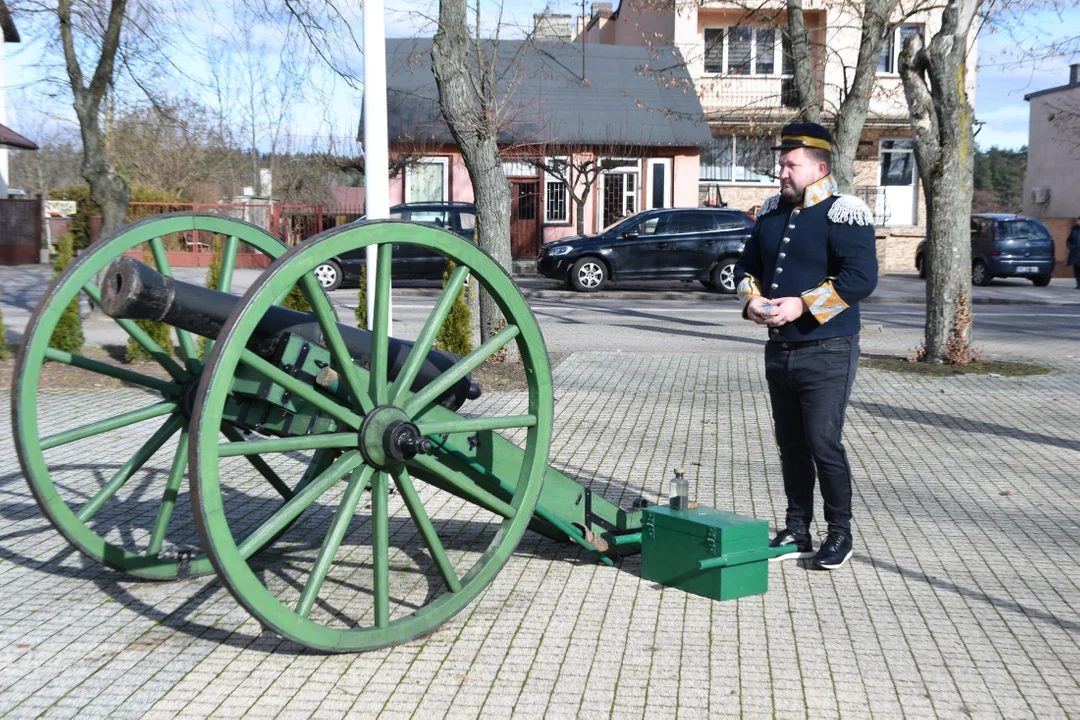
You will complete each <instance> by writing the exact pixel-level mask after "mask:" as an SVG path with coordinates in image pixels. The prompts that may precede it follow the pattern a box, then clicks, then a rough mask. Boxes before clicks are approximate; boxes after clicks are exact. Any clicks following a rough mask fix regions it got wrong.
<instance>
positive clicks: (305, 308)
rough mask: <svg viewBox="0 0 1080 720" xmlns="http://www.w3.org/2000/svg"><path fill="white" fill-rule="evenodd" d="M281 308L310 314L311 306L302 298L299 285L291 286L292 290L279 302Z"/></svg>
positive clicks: (302, 294)
mask: <svg viewBox="0 0 1080 720" xmlns="http://www.w3.org/2000/svg"><path fill="white" fill-rule="evenodd" d="M281 307H283V308H287V309H289V310H296V311H297V312H311V305H309V304H308V301H307V298H306V297H304V293H303V291H302V290H300V286H299V285H293V289H292V290H290V291H289V294H288V295H286V296H285V299H284V300H283V301H282V302H281Z"/></svg>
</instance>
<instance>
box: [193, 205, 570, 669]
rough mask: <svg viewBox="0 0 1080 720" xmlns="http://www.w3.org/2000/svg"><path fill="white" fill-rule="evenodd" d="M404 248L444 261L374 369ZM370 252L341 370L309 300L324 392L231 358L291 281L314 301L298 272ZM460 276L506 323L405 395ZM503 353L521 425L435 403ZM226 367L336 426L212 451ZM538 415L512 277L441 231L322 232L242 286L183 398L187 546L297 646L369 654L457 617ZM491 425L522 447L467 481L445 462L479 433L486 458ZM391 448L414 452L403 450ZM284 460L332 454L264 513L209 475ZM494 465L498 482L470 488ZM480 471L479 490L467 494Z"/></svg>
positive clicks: (536, 457)
mask: <svg viewBox="0 0 1080 720" xmlns="http://www.w3.org/2000/svg"><path fill="white" fill-rule="evenodd" d="M405 244H413V245H416V246H422V247H423V248H425V249H428V250H435V251H437V252H438V253H440V254H442V255H444V256H445V257H446V258H448V259H450V260H452V261H453V262H454V263H455V264H456V266H457V267H456V269H455V270H454V271H453V273H452V274H451V275H450V277H449V280H448V281H447V284H446V289H445V290H444V291H443V293H442V295H441V297H440V298H439V299H438V301H437V302H436V303H435V307H434V309H433V310H432V311H431V314H430V315H429V317H428V318H427V320H426V322H425V323H424V325H423V327H422V329H420V330H419V332H418V333H417V335H416V340H415V344H414V345H413V347H412V350H410V351H409V352H408V357H407V359H405V360H404V361H403V362H400V361H399V362H397V363H396V364H395V365H394V366H393V367H390V365H391V363H390V357H389V352H388V345H389V344H390V340H389V337H388V335H389V332H388V327H389V322H388V313H389V299H390V286H389V277H390V268H391V264H392V253H393V252H394V249H393V248H394V246H395V245H396V246H397V247H399V248H400V247H401V245H405ZM371 245H375V246H377V254H378V280H377V283H376V293H375V297H376V299H375V306H374V315H375V321H374V328H373V330H372V337H371V354H370V359H369V362H365V361H359V364H357V363H356V362H354V361H353V360H352V359H351V358H350V355H349V348H348V347H347V346H346V344H345V342H344V340H343V338H342V335H341V333H340V331H339V329H338V326H337V325H336V323H335V321H334V315H333V312H332V310H331V309H330V308H329V306H328V305H327V304H325V303H324V302H322V301H318V302H315V303H313V307H314V310H315V314H316V316H317V317H318V320H319V325H320V329H321V331H322V333H323V337H324V338H325V340H326V342H325V343H324V345H325V346H326V347H325V348H323V349H322V351H323V352H325V353H326V355H325V357H326V360H325V361H323V365H321V366H320V367H324V368H325V367H326V366H327V364H328V365H329V367H328V368H327V369H328V370H329V371H333V374H334V377H336V378H337V379H336V381H335V382H336V385H334V386H333V387H332V388H331V387H329V386H327V385H326V384H324V383H323V382H321V381H318V380H316V381H310V380H309V381H304V380H302V379H301V378H302V377H304V375H303V373H302V372H300V371H299V369H298V368H297V367H295V366H292V365H289V366H287V368H286V369H288V370H290V372H285V371H283V370H282V369H280V368H278V367H277V366H276V365H273V364H271V363H269V362H267V361H266V360H264V359H262V358H260V357H259V356H258V355H255V354H254V353H253V352H251V351H250V350H248V349H247V345H248V340H249V338H250V337H251V336H252V333H253V330H254V329H255V328H256V326H258V325H259V323H260V320H262V319H263V318H264V316H265V315H266V313H267V311H268V309H269V308H270V306H271V304H272V303H273V302H274V298H276V297H278V296H280V294H281V293H282V292H284V291H285V289H287V288H289V287H292V286H294V285H295V284H297V283H303V285H302V287H304V288H305V289H306V291H307V294H308V296H309V298H310V297H315V298H316V300H319V298H318V296H317V294H316V293H315V290H316V289H317V287H318V283H317V280H316V279H315V277H314V274H313V271H314V270H315V268H317V267H319V265H320V264H322V263H325V262H326V261H327V259H329V258H332V257H335V256H340V255H343V254H346V253H352V252H354V251H356V250H359V249H361V248H366V247H368V246H371ZM470 275H471V277H472V278H475V279H476V280H477V281H478V282H479V284H480V285H481V286H483V287H484V288H485V289H486V290H487V291H488V292H489V293H490V295H491V296H492V297H493V298H494V299H495V301H496V303H497V304H498V306H499V307H500V309H501V311H502V313H503V315H504V317H505V319H506V322H507V325H506V326H505V327H504V328H503V329H502V330H501V331H500V332H499V333H497V334H496V335H495V336H493V337H492V338H490V339H489V340H488V341H487V342H486V343H484V344H482V345H481V346H480V347H479V348H477V349H476V350H475V351H473V352H472V353H470V354H469V355H467V356H466V357H464V358H461V359H460V360H458V361H457V362H456V363H455V364H454V365H453V366H452V367H450V368H449V369H446V370H445V371H443V372H442V373H441V374H439V375H438V376H437V377H435V378H434V379H430V378H429V381H428V384H427V385H425V386H423V387H419V386H418V385H417V384H415V382H414V381H415V380H416V377H417V373H418V372H419V371H420V367H421V364H422V362H423V361H424V358H425V357H426V355H427V350H428V349H429V348H431V346H432V343H433V342H434V340H435V338H436V336H437V333H438V330H439V328H440V327H441V326H442V325H443V323H444V322H445V321H446V318H447V316H448V314H449V312H450V310H451V307H452V305H453V302H454V300H455V297H456V296H457V295H458V293H459V292H460V290H461V288H462V287H463V285H464V283H466V282H468V278H469V276H470ZM513 341H516V342H517V347H518V349H519V351H520V353H521V361H522V365H523V370H524V373H525V377H526V381H527V386H528V401H527V407H526V408H525V409H524V414H520V415H503V414H495V413H489V412H486V411H485V409H486V407H487V405H488V404H490V400H489V398H480V399H479V400H476V401H474V403H475V404H473V405H467V406H465V408H463V411H465V410H467V411H470V413H471V416H469V417H463V416H461V415H458V414H456V413H454V412H451V411H450V410H447V409H446V408H445V407H442V406H441V405H439V404H438V403H437V402H436V401H437V399H438V398H439V397H440V395H442V393H443V392H444V391H446V390H447V389H448V388H451V387H453V386H454V384H455V383H456V382H458V381H459V380H461V379H462V378H464V377H465V376H466V375H468V374H469V373H470V372H471V371H472V370H473V369H474V368H476V367H478V366H479V365H480V364H481V363H483V362H484V361H485V360H487V359H489V358H491V357H492V356H493V355H494V354H495V353H497V352H498V351H499V350H501V349H502V348H504V347H506V346H507V345H509V343H510V342H513ZM238 371H243V372H247V373H251V372H255V373H259V374H261V376H263V377H265V378H267V379H269V380H271V381H272V382H273V383H276V384H278V385H280V386H281V387H282V388H283V389H284V391H286V392H288V393H291V396H293V397H300V398H303V399H304V401H305V402H308V403H310V404H311V405H313V406H314V407H315V408H317V409H318V410H319V412H320V413H322V414H323V415H324V416H329V417H332V418H334V419H335V421H336V423H337V425H336V427H335V428H333V430H332V431H330V432H326V433H322V434H308V435H303V436H300V437H289V438H278V439H268V440H264V441H260V442H258V443H255V444H252V445H249V446H248V447H243V446H239V447H238V446H237V445H236V444H235V443H228V442H222V441H221V439H220V438H219V437H218V435H217V433H215V432H214V431H213V430H212V428H214V427H216V426H217V424H218V423H219V422H220V421H221V418H222V416H223V411H224V409H225V408H226V407H227V400H228V398H229V394H230V388H231V386H232V384H233V382H234V377H235V376H236V374H237V373H238ZM519 412H520V411H519ZM552 413H553V397H552V389H551V368H550V365H549V363H548V358H547V351H546V349H545V347H544V342H543V337H542V335H541V332H540V328H539V326H538V324H537V322H536V319H535V318H534V317H533V314H532V312H531V311H530V309H529V306H528V303H527V302H526V301H525V299H524V298H523V297H522V295H521V293H520V291H519V290H518V289H517V286H516V285H515V284H514V282H513V280H512V279H511V278H510V277H509V275H507V274H506V272H505V271H504V270H503V269H502V268H501V267H500V266H499V265H498V264H497V263H496V262H495V261H494V260H492V258H491V257H490V256H488V255H487V254H486V253H484V252H483V251H481V250H480V249H479V248H477V247H476V246H474V245H472V244H471V243H469V242H467V241H465V240H463V239H461V238H459V237H457V236H456V235H453V234H451V233H448V232H444V231H442V230H438V229H435V228H431V227H427V226H423V225H414V224H410V223H401V222H390V221H385V222H372V223H368V224H365V225H362V226H359V227H352V228H338V229H334V230H330V231H327V232H324V233H322V234H320V235H318V236H316V237H314V238H312V239H311V240H309V241H308V242H306V243H304V244H303V245H300V246H297V247H295V248H293V249H292V250H290V251H289V252H288V253H287V254H285V255H283V256H282V257H280V258H278V259H277V260H276V261H275V262H274V263H273V264H272V265H271V266H270V268H269V269H268V270H267V271H266V273H265V274H263V276H262V277H261V278H260V279H259V280H258V282H257V283H256V284H255V285H253V286H252V287H251V288H250V289H249V290H248V293H247V294H246V295H245V297H244V303H243V305H242V306H240V307H238V308H237V309H236V310H235V311H234V312H233V314H232V315H231V316H230V318H229V320H228V322H227V323H226V325H225V328H224V329H223V331H222V333H221V335H220V336H219V342H218V344H217V346H215V348H214V351H213V353H212V354H211V356H210V358H209V361H208V365H207V370H206V373H205V374H204V375H203V378H202V381H201V383H200V385H199V393H198V397H197V398H196V402H195V415H194V421H195V424H194V431H193V432H194V437H193V440H192V447H193V453H194V454H193V457H192V468H191V470H192V476H191V477H192V495H193V501H194V504H195V522H196V526H197V527H198V530H199V533H200V535H201V536H202V540H203V547H204V549H205V551H206V553H207V555H208V556H209V557H210V560H211V562H212V563H213V565H214V567H215V568H216V569H217V571H218V574H219V576H220V577H221V579H222V581H223V582H224V583H225V585H226V587H227V588H228V589H229V591H230V592H231V593H232V594H233V596H234V597H235V598H236V599H237V600H238V601H239V602H240V603H241V604H242V605H243V606H244V607H245V608H246V609H247V610H248V611H249V612H251V614H252V615H254V616H255V617H256V618H258V620H259V621H261V622H262V624H263V625H264V626H266V627H269V628H272V629H273V630H275V631H277V632H278V633H280V634H281V635H283V636H285V637H287V638H289V639H291V640H293V641H295V642H297V643H300V644H302V645H305V646H307V647H311V648H316V649H319V650H323V651H332V652H351V651H360V650H371V649H375V648H381V647H386V646H389V645H395V644H398V643H402V642H406V641H408V640H410V639H413V638H416V637H419V636H422V635H425V634H427V633H430V632H432V631H433V630H435V629H436V628H437V627H439V626H440V625H441V624H442V623H444V622H446V621H447V620H448V619H449V618H451V617H453V616H454V615H455V614H456V613H457V612H459V611H460V610H461V609H462V608H464V607H465V606H466V605H468V603H469V602H470V601H471V600H473V598H475V597H476V596H477V594H478V593H480V591H481V590H483V588H484V587H486V586H487V585H488V583H490V582H491V581H492V579H493V578H494V577H495V575H496V574H497V573H498V572H499V570H500V569H501V568H502V567H503V565H504V564H505V563H506V561H507V559H508V558H509V556H510V555H511V553H512V552H513V551H514V548H515V547H516V546H517V544H518V542H519V540H520V539H521V536H522V533H523V532H524V531H525V529H526V526H527V525H528V524H529V521H530V519H531V518H532V514H533V510H534V509H535V507H536V503H537V499H538V497H539V494H540V490H541V486H542V483H543V478H544V472H545V469H546V466H547V459H548V452H549V450H550V445H551V427H552ZM494 430H503V431H508V432H509V433H511V439H512V440H515V441H517V442H519V443H523V451H522V452H521V453H520V454H519V455H515V457H516V458H517V459H515V460H514V463H513V467H510V463H509V462H507V461H506V460H505V458H503V459H502V461H500V459H499V458H487V459H486V460H483V459H479V460H476V461H474V462H473V463H472V466H473V467H472V470H469V469H468V468H467V467H466V465H468V463H466V465H462V464H460V458H461V457H462V456H463V453H462V452H461V451H460V450H455V449H453V448H452V445H456V447H457V448H461V447H468V446H469V445H470V444H471V442H472V440H473V439H477V438H480V440H478V442H477V446H478V447H479V449H478V450H476V451H475V452H476V453H477V455H476V457H477V458H482V457H483V455H484V449H485V448H491V447H493V445H492V444H487V445H485V444H484V442H483V440H482V439H483V438H484V437H485V435H484V433H486V432H490V431H494ZM403 437H407V438H408V443H407V447H408V448H412V449H413V450H414V451H415V453H414V452H412V451H410V452H405V451H404V450H403V448H405V447H406V442H405V440H402V438H403ZM399 441H400V442H399ZM395 443H397V444H395ZM299 448H307V449H310V448H323V449H325V450H326V451H327V452H332V453H333V454H334V460H333V462H332V463H331V464H329V466H328V467H327V468H326V469H325V470H324V471H323V472H322V473H321V474H320V475H319V476H318V477H316V478H314V479H312V480H311V481H310V482H309V483H307V484H306V485H305V486H304V487H303V489H302V490H301V491H299V492H297V493H296V495H295V496H294V497H293V499H292V500H290V501H289V502H287V503H285V505H283V506H281V507H280V508H277V509H274V508H273V507H272V506H267V507H265V508H263V506H261V505H259V503H258V501H257V500H253V499H252V497H251V495H252V493H251V490H250V489H249V486H248V484H246V483H244V481H243V480H241V481H240V482H239V483H238V482H236V481H233V480H232V479H231V477H230V475H229V473H228V472H227V470H226V464H227V463H228V462H229V461H232V460H235V459H236V456H237V455H239V454H241V453H252V452H256V451H257V452H260V453H263V454H265V455H266V456H267V458H266V461H270V457H271V456H273V455H277V454H281V453H284V452H293V451H296V450H297V449H299ZM398 451H401V452H398ZM455 457H456V458H457V461H456V462H458V464H455V460H454V458H455ZM485 462H486V463H487V465H486V468H485V467H482V465H483V464H484V463H485ZM500 462H501V464H500ZM496 467H498V468H499V473H500V475H501V477H497V478H494V479H492V478H490V477H488V476H491V475H493V474H494V470H493V468H496ZM484 477H488V479H489V480H490V482H487V483H482V482H480V480H479V479H483V478H484ZM478 478H479V479H478ZM391 487H393V488H395V489H396V493H393V494H391V490H390V488H391ZM369 492H370V494H369V495H368V494H367V493H369ZM236 498H242V501H241V500H237V499H236ZM260 508H262V509H260ZM301 513H303V518H302V519H301V520H300V521H298V522H296V524H295V526H294V527H293V528H292V529H290V530H289V531H288V532H287V533H285V534H284V535H283V536H282V537H281V540H279V541H278V542H277V543H276V544H275V546H274V549H273V550H272V551H268V552H266V553H263V554H262V555H259V556H258V557H253V550H254V548H255V547H256V546H257V545H258V544H259V542H261V541H262V540H263V539H264V538H269V537H273V536H276V535H279V534H281V533H282V531H283V529H284V528H285V527H286V525H287V523H289V522H292V521H293V520H294V519H296V518H297V517H299V516H300V514H301Z"/></svg>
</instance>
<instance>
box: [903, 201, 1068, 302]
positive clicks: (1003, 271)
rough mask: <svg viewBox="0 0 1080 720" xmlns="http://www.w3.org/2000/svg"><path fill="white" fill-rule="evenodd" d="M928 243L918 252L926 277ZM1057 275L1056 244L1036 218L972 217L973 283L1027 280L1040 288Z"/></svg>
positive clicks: (917, 260)
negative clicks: (998, 278)
mask: <svg viewBox="0 0 1080 720" xmlns="http://www.w3.org/2000/svg"><path fill="white" fill-rule="evenodd" d="M926 259H927V255H926V241H925V240H923V241H922V242H921V243H919V246H918V248H916V250H915V268H916V269H917V270H918V271H919V277H921V278H925V277H926ZM1053 272H1054V241H1053V238H1051V236H1050V231H1049V230H1047V228H1046V226H1045V225H1043V224H1042V222H1040V221H1039V220H1036V219H1035V218H1030V217H1027V216H1025V215H1011V214H1006V213H978V214H975V215H972V216H971V282H972V284H974V285H989V284H990V281H991V280H993V279H994V278H996V277H1024V278H1029V279H1030V280H1031V282H1033V283H1035V284H1036V285H1037V286H1039V287H1045V286H1047V285H1049V284H1050V275H1051V274H1052V273H1053Z"/></svg>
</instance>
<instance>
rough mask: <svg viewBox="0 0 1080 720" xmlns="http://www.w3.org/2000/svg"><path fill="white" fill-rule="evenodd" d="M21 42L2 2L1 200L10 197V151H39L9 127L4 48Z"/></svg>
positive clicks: (0, 48) (0, 89) (0, 60)
mask: <svg viewBox="0 0 1080 720" xmlns="http://www.w3.org/2000/svg"><path fill="white" fill-rule="evenodd" d="M17 42H19V31H18V30H16V29H15V22H14V21H13V20H12V19H11V14H10V13H8V9H7V6H6V5H5V4H4V0H0V200H5V199H7V197H8V177H10V176H9V174H8V149H9V148H22V149H26V150H37V145H35V144H34V143H32V142H30V141H29V140H27V139H26V138H24V137H23V136H22V135H20V134H19V133H17V132H15V131H14V130H11V129H9V128H8V127H7V121H8V119H7V99H6V97H5V92H4V89H5V87H6V85H7V84H6V81H5V78H4V46H5V45H7V44H8V43H17Z"/></svg>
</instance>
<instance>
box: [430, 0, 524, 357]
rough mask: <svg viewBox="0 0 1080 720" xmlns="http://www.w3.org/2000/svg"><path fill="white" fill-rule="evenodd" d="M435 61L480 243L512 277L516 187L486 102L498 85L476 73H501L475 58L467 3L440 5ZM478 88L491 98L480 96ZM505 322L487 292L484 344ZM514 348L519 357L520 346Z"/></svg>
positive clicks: (448, 0)
mask: <svg viewBox="0 0 1080 720" xmlns="http://www.w3.org/2000/svg"><path fill="white" fill-rule="evenodd" d="M492 57H495V55H494V54H493V55H492ZM431 60H432V69H433V70H434V73H435V84H436V86H437V87H438V91H439V107H440V109H441V110H442V115H443V118H444V119H445V120H446V124H447V126H448V127H449V128H450V133H451V134H452V135H453V136H454V140H455V141H456V142H457V145H458V148H459V149H460V150H461V157H462V160H464V162H465V167H466V169H468V171H469V177H470V179H471V180H472V186H473V195H474V203H475V205H476V237H477V244H478V245H479V246H480V247H481V248H482V249H483V250H485V251H486V252H487V253H488V254H489V255H491V256H492V257H493V258H494V259H495V261H496V262H498V263H499V264H500V265H502V267H503V268H504V269H505V270H506V271H507V272H510V270H511V262H510V183H509V182H508V181H507V179H506V175H504V174H503V170H502V157H501V156H500V154H499V144H498V122H497V118H495V117H493V115H492V113H493V112H494V111H493V110H492V109H491V108H493V107H495V106H496V103H495V102H493V101H494V100H495V98H493V97H486V95H487V94H488V93H491V94H493V93H494V86H493V84H491V83H489V82H488V81H486V79H485V78H484V77H480V78H474V77H472V73H473V72H474V71H476V72H478V73H481V74H485V73H488V72H490V73H491V75H494V74H495V73H494V72H492V70H493V69H492V68H485V67H483V64H484V63H485V62H488V60H487V59H486V58H485V57H484V56H483V55H482V54H481V53H479V52H477V53H476V57H475V58H474V57H473V56H472V55H471V53H470V40H469V29H468V25H467V24H466V7H465V0H441V1H440V3H439V30H438V32H436V33H435V42H434V46H433V47H432V50H431ZM477 60H478V61H479V63H480V67H479V68H477V67H476V65H477ZM492 62H494V60H492ZM475 88H479V89H480V92H481V93H482V94H484V95H485V97H478V96H477V93H476V91H475ZM503 322H504V320H503V317H502V313H501V312H500V311H499V308H498V306H497V305H496V304H495V301H494V299H493V298H492V297H491V296H490V295H488V293H487V292H486V291H484V290H483V289H481V291H480V341H481V342H486V341H487V340H488V338H490V337H491V336H492V335H494V334H495V333H496V332H498V330H499V328H500V327H501V326H502V324H503ZM508 348H509V349H510V350H511V353H512V355H513V353H514V352H515V351H516V347H515V346H514V345H510V346H508Z"/></svg>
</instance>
